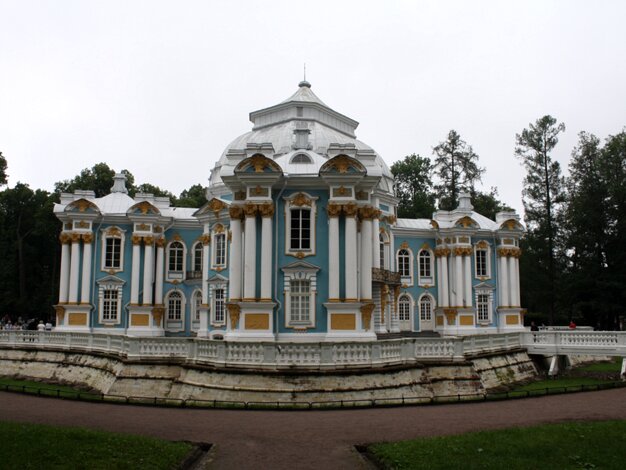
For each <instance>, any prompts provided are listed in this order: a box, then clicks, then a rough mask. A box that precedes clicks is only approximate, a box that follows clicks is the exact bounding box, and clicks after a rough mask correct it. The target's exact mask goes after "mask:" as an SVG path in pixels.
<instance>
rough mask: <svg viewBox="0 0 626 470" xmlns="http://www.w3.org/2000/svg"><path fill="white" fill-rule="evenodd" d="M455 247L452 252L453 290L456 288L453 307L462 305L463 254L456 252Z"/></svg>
mask: <svg viewBox="0 0 626 470" xmlns="http://www.w3.org/2000/svg"><path fill="white" fill-rule="evenodd" d="M456 250H458V248H456V249H455V253H454V264H455V270H454V275H455V279H454V280H455V281H456V282H455V284H456V285H455V290H456V298H455V305H454V307H461V306H462V305H463V255H461V254H460V253H458V252H457V251H456Z"/></svg>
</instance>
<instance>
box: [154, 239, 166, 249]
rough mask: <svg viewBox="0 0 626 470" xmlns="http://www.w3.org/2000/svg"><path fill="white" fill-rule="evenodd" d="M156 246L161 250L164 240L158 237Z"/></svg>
mask: <svg viewBox="0 0 626 470" xmlns="http://www.w3.org/2000/svg"><path fill="white" fill-rule="evenodd" d="M156 246H158V247H159V248H163V247H164V246H165V238H163V237H159V238H157V239H156Z"/></svg>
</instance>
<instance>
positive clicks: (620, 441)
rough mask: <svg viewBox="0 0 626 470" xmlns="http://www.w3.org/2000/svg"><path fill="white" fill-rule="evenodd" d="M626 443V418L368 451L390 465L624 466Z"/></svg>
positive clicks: (374, 447) (439, 439)
mask: <svg viewBox="0 0 626 470" xmlns="http://www.w3.org/2000/svg"><path fill="white" fill-rule="evenodd" d="M625 443H626V421H607V422H592V423H566V424H554V425H545V426H536V427H531V428H516V429H507V430H503V431H485V432H478V433H471V434H463V435H460V436H447V437H432V438H425V439H417V440H413V441H404V442H396V443H388V444H374V445H371V446H369V447H368V450H369V451H370V452H371V453H372V454H373V455H374V456H375V458H377V459H378V460H379V462H380V463H382V464H383V468H389V469H432V470H437V469H442V470H444V469H445V470H450V469H463V470H467V469H498V470H499V469H506V470H517V469H519V470H528V469H559V470H561V469H581V468H582V469H596V468H597V469H616V470H622V469H623V468H624V467H625V462H626V445H625Z"/></svg>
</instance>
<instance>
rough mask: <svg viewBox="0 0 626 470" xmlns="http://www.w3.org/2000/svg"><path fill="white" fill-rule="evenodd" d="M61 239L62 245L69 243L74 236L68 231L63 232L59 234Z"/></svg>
mask: <svg viewBox="0 0 626 470" xmlns="http://www.w3.org/2000/svg"><path fill="white" fill-rule="evenodd" d="M59 241H60V242H61V244H62V245H67V244H69V243H70V242H71V241H72V236H71V235H70V234H69V233H67V232H61V234H60V235H59Z"/></svg>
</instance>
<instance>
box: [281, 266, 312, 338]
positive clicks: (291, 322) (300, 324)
mask: <svg viewBox="0 0 626 470" xmlns="http://www.w3.org/2000/svg"><path fill="white" fill-rule="evenodd" d="M282 270H283V272H284V292H285V327H287V328H315V322H316V312H315V300H316V298H317V272H318V271H319V268H317V267H316V266H313V265H305V264H301V263H297V264H296V265H294V266H293V267H289V266H286V267H284V268H282ZM293 281H308V282H309V320H308V321H306V320H305V321H302V320H299V319H298V320H296V319H294V318H292V305H291V302H292V295H291V283H292V282H293Z"/></svg>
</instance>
